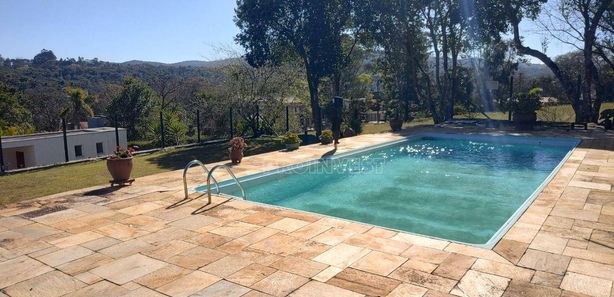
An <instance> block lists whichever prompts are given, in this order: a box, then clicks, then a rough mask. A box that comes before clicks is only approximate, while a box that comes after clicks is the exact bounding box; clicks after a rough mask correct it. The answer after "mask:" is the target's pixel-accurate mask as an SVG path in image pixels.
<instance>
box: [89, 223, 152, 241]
mask: <svg viewBox="0 0 614 297" xmlns="http://www.w3.org/2000/svg"><path fill="white" fill-rule="evenodd" d="M97 232H99V233H102V234H104V235H106V236H109V237H113V238H115V239H120V240H128V239H132V238H136V237H139V236H142V235H145V234H147V233H148V232H147V231H144V230H141V229H138V228H136V227H133V226H129V225H125V224H121V223H114V224H111V225H106V226H102V227H100V228H98V229H97Z"/></svg>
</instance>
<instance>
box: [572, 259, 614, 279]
mask: <svg viewBox="0 0 614 297" xmlns="http://www.w3.org/2000/svg"><path fill="white" fill-rule="evenodd" d="M567 271H568V272H576V273H579V274H584V275H589V276H594V277H599V278H604V279H607V280H611V281H614V266H612V265H606V264H601V263H596V262H591V261H586V260H582V259H577V258H573V259H571V262H570V263H569V267H568V268H567Z"/></svg>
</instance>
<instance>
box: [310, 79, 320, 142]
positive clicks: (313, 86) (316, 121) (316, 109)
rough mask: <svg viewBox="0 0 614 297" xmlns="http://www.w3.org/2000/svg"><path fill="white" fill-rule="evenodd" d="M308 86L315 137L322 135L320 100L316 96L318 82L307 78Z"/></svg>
mask: <svg viewBox="0 0 614 297" xmlns="http://www.w3.org/2000/svg"><path fill="white" fill-rule="evenodd" d="M307 80H308V82H307V84H308V85H309V97H310V99H311V100H310V103H311V116H312V117H313V128H314V129H315V130H316V137H320V134H321V133H322V111H321V108H320V98H319V96H318V85H319V81H318V80H317V79H314V78H309V75H308V78H307Z"/></svg>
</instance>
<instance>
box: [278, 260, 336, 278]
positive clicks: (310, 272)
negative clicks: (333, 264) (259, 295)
mask: <svg viewBox="0 0 614 297" xmlns="http://www.w3.org/2000/svg"><path fill="white" fill-rule="evenodd" d="M270 266H271V267H273V268H277V269H279V270H283V271H286V272H290V273H294V274H298V275H300V276H304V277H312V276H315V275H316V274H318V273H320V271H322V270H324V269H325V268H327V267H328V265H326V264H322V263H319V262H315V261H311V260H307V259H304V258H300V257H294V256H288V257H284V258H281V259H279V260H278V261H276V262H275V263H273V264H271V265H270Z"/></svg>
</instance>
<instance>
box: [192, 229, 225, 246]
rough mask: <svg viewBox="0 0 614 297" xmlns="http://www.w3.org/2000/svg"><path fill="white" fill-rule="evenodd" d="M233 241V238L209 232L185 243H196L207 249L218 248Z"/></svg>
mask: <svg viewBox="0 0 614 297" xmlns="http://www.w3.org/2000/svg"><path fill="white" fill-rule="evenodd" d="M231 240H233V238H232V237H226V236H222V235H217V234H213V233H209V232H205V233H202V234H198V235H196V236H194V237H189V238H186V239H185V241H187V242H190V243H194V244H197V245H200V246H203V247H206V248H211V249H213V248H216V247H218V246H220V245H222V244H225V243H227V242H229V241H231Z"/></svg>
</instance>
